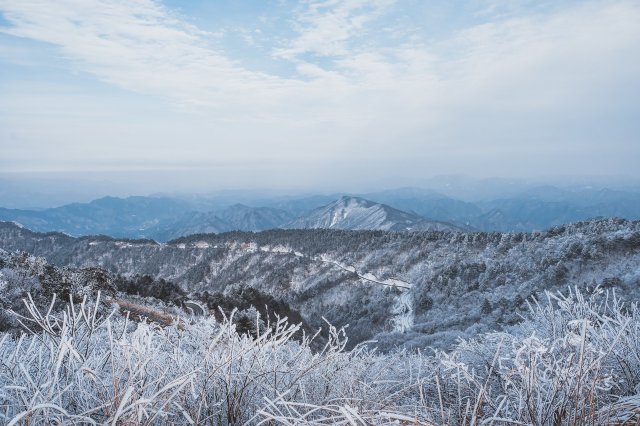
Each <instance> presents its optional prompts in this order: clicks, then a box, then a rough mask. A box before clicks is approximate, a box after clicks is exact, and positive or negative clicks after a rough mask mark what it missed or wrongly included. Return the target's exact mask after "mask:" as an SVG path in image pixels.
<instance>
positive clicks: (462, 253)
mask: <svg viewBox="0 0 640 426" xmlns="http://www.w3.org/2000/svg"><path fill="white" fill-rule="evenodd" d="M0 249H4V250H6V251H8V252H14V251H16V250H24V251H27V252H29V253H32V254H34V255H36V256H43V257H45V258H46V259H47V260H48V261H49V262H51V263H52V264H53V265H56V266H58V267H76V268H86V267H98V268H104V269H105V270H106V271H108V272H110V273H113V274H119V275H123V276H125V277H128V278H130V279H133V278H134V277H135V276H142V275H144V276H146V275H148V276H150V277H151V278H153V279H154V280H161V279H164V280H167V281H170V282H172V283H174V284H176V285H177V286H179V288H180V289H181V290H182V291H184V292H185V293H186V294H188V297H189V298H191V299H192V300H200V301H202V303H205V304H207V305H209V307H210V308H211V309H215V306H217V305H219V304H220V301H221V300H225V298H229V297H231V298H232V299H234V300H235V299H238V298H239V299H242V300H252V301H253V303H254V304H257V305H258V306H264V305H265V303H268V304H269V305H270V306H271V305H272V304H273V303H274V301H275V303H280V304H281V305H282V306H288V307H289V308H290V309H292V310H295V311H296V312H299V313H300V315H301V316H302V318H303V319H304V320H305V321H307V322H308V323H309V325H310V326H311V327H312V328H318V327H321V326H323V324H324V322H323V321H322V318H323V317H324V318H326V319H327V320H329V321H330V322H331V323H332V324H334V325H337V326H342V325H346V324H349V325H350V326H349V337H350V342H352V343H354V344H355V343H357V342H361V341H364V340H370V339H375V340H378V342H379V345H380V346H381V347H386V348H389V347H393V346H394V345H404V346H408V347H421V348H423V347H426V346H429V345H432V346H439V347H446V346H447V345H450V344H451V343H453V342H455V340H456V339H457V338H458V337H470V336H475V335H477V334H478V333H482V332H485V331H491V330H496V329H501V328H503V327H505V326H508V325H511V324H515V323H517V322H518V321H520V317H519V314H521V313H523V312H524V311H525V310H526V309H527V304H526V303H525V302H526V301H527V300H530V297H533V296H535V297H537V298H540V297H544V291H545V290H551V291H557V290H562V291H566V290H567V289H568V288H574V287H578V288H581V289H586V288H593V287H594V286H596V285H600V286H602V287H604V288H615V289H616V291H617V292H618V294H619V295H620V296H624V297H625V299H626V300H629V301H637V300H638V299H639V297H640V268H639V266H638V265H640V222H630V221H624V220H613V219H608V220H597V221H589V222H579V223H575V224H572V225H567V226H561V227H556V228H552V229H550V230H548V231H545V232H533V233H496V232H492V233H486V232H467V233H465V232H448V231H443V232H385V231H369V230H366V231H346V230H331V229H300V230H292V229H288V230H270V231H263V232H257V233H253V232H245V233H243V232H233V233H224V234H208V235H193V236H189V237H184V238H180V239H177V240H175V241H172V242H169V243H166V244H159V243H156V242H154V241H150V240H135V241H134V240H118V239H113V238H108V237H104V236H88V237H82V238H73V237H70V236H68V235H64V234H58V233H49V234H41V233H35V232H32V231H29V230H28V229H26V228H20V227H18V226H16V225H14V224H11V223H6V222H5V223H0ZM1 268H2V264H1V262H0V269H1ZM14 275H15V274H14ZM36 275H39V274H36ZM36 275H34V276H36ZM11 276H12V275H11ZM9 277H10V273H9V272H6V271H5V278H4V279H8V278H9ZM15 279H16V280H18V281H19V282H23V281H25V279H24V278H23V277H22V276H20V275H19V274H18V275H17V276H16V277H15ZM1 280H2V277H0V281H1ZM27 281H28V280H27ZM142 284H143V285H146V284H144V283H142ZM136 293H140V294H141V295H142V294H143V292H140V291H136ZM152 295H155V296H156V297H158V295H159V293H158V292H155V291H154V292H152ZM236 296H238V297H236ZM240 296H242V297H240ZM267 297H268V298H271V299H269V300H270V301H267V299H266V298H267Z"/></svg>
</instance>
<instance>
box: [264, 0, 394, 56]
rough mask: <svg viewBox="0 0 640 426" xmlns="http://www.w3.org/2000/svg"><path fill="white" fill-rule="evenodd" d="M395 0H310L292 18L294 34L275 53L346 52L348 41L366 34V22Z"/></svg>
mask: <svg viewBox="0 0 640 426" xmlns="http://www.w3.org/2000/svg"><path fill="white" fill-rule="evenodd" d="M394 3H395V0H323V1H311V2H309V3H308V4H307V5H306V7H305V8H304V9H303V10H302V11H301V12H300V13H299V14H298V16H297V17H296V19H295V21H294V22H295V32H296V33H297V36H296V37H295V38H294V39H292V40H290V41H289V42H288V43H287V44H288V45H287V46H286V47H283V48H278V49H276V50H275V55H276V56H280V57H283V58H288V59H292V58H295V57H296V56H297V55H300V54H304V53H311V54H315V55H321V56H331V57H333V56H337V55H346V54H347V53H349V52H350V51H351V49H350V46H349V41H350V40H351V39H352V38H354V37H356V36H357V37H358V38H361V37H363V36H366V34H367V32H366V31H365V30H366V25H367V24H368V23H370V22H371V21H373V20H375V19H376V18H378V17H380V16H381V15H382V14H383V13H384V12H385V11H386V10H387V9H388V8H389V7H391V6H392V5H393V4H394Z"/></svg>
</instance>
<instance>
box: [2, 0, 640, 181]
mask: <svg viewBox="0 0 640 426" xmlns="http://www.w3.org/2000/svg"><path fill="white" fill-rule="evenodd" d="M639 76H640V1H627V0H608V1H604V0H603V1H599V0H596V1H588V0H587V1H562V0H556V1H544V0H540V1H525V0H477V1H469V2H466V1H458V0H446V1H445V0H429V1H424V0H321V1H316V0H306V1H298V2H294V1H286V0H261V1H257V0H256V1H246V0H238V1H214V0H193V1H178V0H165V1H160V0H56V1H55V2H51V1H50V0H0V153H1V154H0V178H2V179H5V181H6V180H13V181H15V180H20V179H23V178H24V179H27V177H29V178H33V177H34V176H35V177H38V178H39V180H37V179H36V180H37V181H38V182H40V183H39V184H38V185H42V182H47V181H49V182H51V185H52V186H55V184H56V182H59V181H60V179H66V180H65V182H67V184H68V183H69V182H72V185H75V186H77V187H79V188H80V187H82V188H85V189H86V190H87V191H89V192H90V191H91V188H93V187H95V188H98V187H99V188H101V189H100V190H104V191H106V192H108V191H109V190H110V189H109V188H111V189H112V190H114V191H115V189H114V188H116V187H117V188H119V189H118V190H119V191H120V192H122V191H124V192H127V191H128V192H130V193H136V192H153V191H205V190H213V189H231V188H323V189H329V188H330V189H334V190H355V189H361V188H362V189H364V188H373V187H392V186H399V185H403V186H406V185H409V186H411V185H419V183H420V182H422V181H424V180H425V179H428V178H430V177H432V176H436V175H442V174H460V173H463V174H468V175H472V176H478V177H486V176H510V177H511V176H512V177H518V178H542V177H545V176H570V175H589V176H614V175H615V176H630V177H634V178H638V177H640V168H639V167H638V160H639V159H640V140H639V139H638V134H639V131H640V77H639ZM34 179H35V178H34ZM109 182H111V183H112V184H113V185H112V186H111V187H110V186H109ZM96 191H97V190H96Z"/></svg>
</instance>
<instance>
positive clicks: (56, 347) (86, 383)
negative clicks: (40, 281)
mask: <svg viewBox="0 0 640 426" xmlns="http://www.w3.org/2000/svg"><path fill="white" fill-rule="evenodd" d="M98 306H99V304H98V303H93V304H90V303H83V304H81V305H73V304H70V305H69V306H68V307H67V309H66V311H65V312H63V313H62V314H56V315H54V314H52V313H47V312H41V311H39V310H38V309H37V308H36V307H35V305H34V304H33V303H31V302H30V301H27V307H28V312H29V315H28V316H27V317H22V318H21V321H22V322H23V323H24V326H26V327H28V329H29V330H31V331H30V332H26V333H24V334H23V335H21V336H14V335H10V334H5V335H1V338H0V360H1V361H0V419H1V422H2V423H6V424H10V425H13V424H29V425H37V424H114V425H115V424H136V425H137V424H143V425H144V424H245V423H248V424H270V425H271V424H287V425H294V424H295V425H300V424H306V425H329V424H344V425H370V424H371V425H382V424H394V425H402V424H404V425H409V424H412V425H413V424H416V425H479V424H486V425H518V424H533V425H554V426H555V425H602V424H618V425H622V424H637V422H638V421H640V313H639V311H638V308H637V306H636V305H635V304H631V305H629V304H623V303H622V302H621V301H619V300H617V299H616V297H615V294H613V293H609V294H607V293H597V294H593V295H590V296H589V297H585V296H583V295H582V294H580V293H576V292H573V293H569V294H568V295H564V296H563V295H559V294H548V300H546V301H545V303H539V304H538V303H532V304H531V316H530V318H529V319H527V320H525V321H524V322H522V323H521V324H520V325H518V326H516V327H514V328H512V329H510V330H509V333H492V334H488V335H483V336H480V337H478V338H477V339H474V340H470V341H465V342H461V343H460V344H459V345H458V346H457V347H456V348H455V349H454V350H452V351H450V352H448V353H443V352H439V353H436V354H422V353H408V352H405V351H399V352H392V353H389V354H379V353H377V352H375V351H372V350H370V349H368V348H367V347H365V346H358V347H356V348H355V349H354V350H351V351H346V350H345V346H346V336H345V333H344V331H343V330H337V329H335V328H331V329H330V331H331V332H330V336H331V337H330V339H329V341H328V343H327V344H326V346H325V347H324V349H323V350H321V351H319V352H318V351H315V352H314V351H313V350H311V348H310V341H311V339H312V338H313V337H305V338H303V339H302V341H298V340H295V339H294V335H295V334H296V332H298V330H299V327H298V326H297V325H292V324H288V323H287V322H286V321H285V320H280V321H278V322H277V323H276V324H270V325H269V326H268V327H263V329H259V330H258V332H257V337H255V336H253V337H250V336H248V335H239V334H238V333H236V331H235V328H234V327H235V326H234V325H233V323H232V321H230V320H229V319H227V320H225V321H223V322H222V323H218V322H215V321H214V320H213V319H211V318H209V319H200V320H197V321H194V322H193V323H191V324H186V323H184V322H181V323H180V326H179V327H177V326H169V327H160V326H158V325H153V324H150V323H145V322H142V323H134V322H130V321H127V319H126V318H124V317H122V316H120V315H118V314H112V315H105V314H104V313H103V312H104V309H102V308H98ZM257 323H258V324H260V323H261V322H260V321H258V322H257Z"/></svg>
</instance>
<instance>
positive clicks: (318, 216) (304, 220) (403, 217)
mask: <svg viewBox="0 0 640 426" xmlns="http://www.w3.org/2000/svg"><path fill="white" fill-rule="evenodd" d="M285 227H286V228H294V229H351V230H364V229H367V230H382V231H418V230H420V231H426V230H433V231H446V230H461V229H460V228H458V227H457V226H455V225H452V224H449V223H446V222H438V221H431V220H428V219H425V218H423V217H420V216H418V215H416V214H413V213H407V212H403V211H402V210H398V209H394V208H393V207H389V206H387V205H385V204H380V203H374V202H373V201H369V200H365V199H364V198H359V197H350V196H344V197H341V198H339V199H338V200H336V201H334V202H333V203H331V204H328V205H326V206H324V207H320V208H317V209H315V210H313V211H312V212H311V213H309V214H308V215H306V216H303V217H301V218H298V219H296V220H294V221H292V222H290V223H289V224H288V225H286V226H285Z"/></svg>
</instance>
